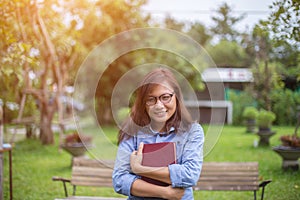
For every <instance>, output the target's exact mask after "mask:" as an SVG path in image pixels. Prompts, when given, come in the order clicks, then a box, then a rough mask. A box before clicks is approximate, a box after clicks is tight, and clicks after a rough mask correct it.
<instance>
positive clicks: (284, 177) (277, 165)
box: [3, 126, 300, 200]
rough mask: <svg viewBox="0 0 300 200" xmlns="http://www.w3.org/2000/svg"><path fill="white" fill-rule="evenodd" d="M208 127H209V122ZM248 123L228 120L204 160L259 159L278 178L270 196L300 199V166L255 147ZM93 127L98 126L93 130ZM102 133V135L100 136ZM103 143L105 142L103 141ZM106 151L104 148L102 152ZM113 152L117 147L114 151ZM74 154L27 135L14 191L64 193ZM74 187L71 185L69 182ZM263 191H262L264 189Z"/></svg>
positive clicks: (84, 190) (16, 151)
mask: <svg viewBox="0 0 300 200" xmlns="http://www.w3.org/2000/svg"><path fill="white" fill-rule="evenodd" d="M204 129H205V130H207V127H206V126H204ZM273 129H274V130H275V131H276V135H274V136H273V137H272V138H271V141H270V142H271V146H275V145H278V144H279V143H280V142H279V136H280V135H284V134H289V133H292V132H293V130H294V128H293V127H274V128H273ZM245 130H246V128H245V127H233V126H225V127H224V128H223V131H222V134H221V136H220V138H219V140H218V142H217V143H216V145H215V146H214V148H213V149H212V151H211V152H210V153H209V154H208V155H207V156H206V157H205V158H204V161H240V162H244V161H258V162H259V171H260V175H261V178H262V179H272V183H271V184H269V185H268V186H267V187H266V191H265V199H272V200H279V199H280V200H281V199H282V200H285V199H291V200H294V199H300V171H283V170H282V169H281V158H280V157H279V156H278V155H277V154H276V153H275V152H273V151H272V150H271V146H270V147H254V146H253V144H254V141H255V140H258V136H256V135H255V134H251V133H246V132H245ZM90 131H91V132H93V131H95V130H90ZM104 132H105V135H106V136H107V137H108V139H109V140H110V141H111V142H112V143H113V144H115V142H116V138H115V137H116V132H117V130H116V129H115V128H112V127H107V128H105V129H104ZM99 138H101V137H100V136H99ZM99 138H97V137H96V138H94V141H95V146H94V148H93V149H94V151H95V153H97V149H103V148H104V146H103V144H102V143H101V140H102V139H103V138H102V139H99ZM100 146H101V147H100ZM102 153H103V152H102ZM108 155H109V156H111V157H113V155H114V153H111V154H108ZM7 157H8V156H7V154H4V184H3V191H4V199H9V182H8V158H7ZM70 164H71V156H70V155H69V154H68V153H66V152H64V151H59V149H58V145H57V144H56V145H53V146H42V145H41V144H40V142H39V141H38V140H34V139H30V140H22V141H19V142H17V143H16V144H14V148H13V197H14V199H17V200H19V199H20V200H21V199H22V200H27V199H28V200H38V199H41V200H46V199H47V200H48V199H49V200H50V199H54V198H57V197H63V196H64V191H63V187H62V184H61V183H60V182H53V181H52V179H51V178H52V176H63V177H70V174H71V168H70ZM69 189H70V191H71V187H69ZM77 192H78V195H91V196H111V195H112V194H113V195H116V196H117V194H115V193H114V191H113V189H108V188H89V187H81V188H78V190H77ZM258 195H260V192H259V193H258ZM195 199H196V200H197V199H209V200H210V199H226V200H227V199H253V193H252V192H219V191H212V192H211V191H197V192H195Z"/></svg>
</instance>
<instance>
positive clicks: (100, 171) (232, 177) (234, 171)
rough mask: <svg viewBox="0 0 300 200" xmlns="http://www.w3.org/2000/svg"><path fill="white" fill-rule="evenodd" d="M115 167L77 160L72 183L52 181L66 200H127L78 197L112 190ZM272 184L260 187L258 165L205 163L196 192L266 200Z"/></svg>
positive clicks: (264, 184)
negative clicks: (81, 192) (86, 190)
mask: <svg viewBox="0 0 300 200" xmlns="http://www.w3.org/2000/svg"><path fill="white" fill-rule="evenodd" d="M113 165H114V163H113V161H106V162H105V163H104V164H103V163H101V162H100V161H97V160H92V159H86V158H74V160H73V167H72V178H71V179H65V178H60V177H53V178H52V179H53V180H54V181H62V182H63V186H64V191H65V196H66V198H64V199H65V200H66V199H68V200H79V199H81V200H124V198H109V197H82V196H75V195H76V186H94V187H112V177H111V176H112V171H113ZM270 182H271V181H270V180H267V181H262V182H261V183H260V181H259V173H258V163H257V162H204V164H203V168H202V172H201V176H200V179H199V181H198V183H197V185H196V186H194V187H193V189H194V190H195V191H198V190H215V191H217V190H219V191H253V192H254V199H256V192H257V191H258V190H259V188H260V187H261V188H262V193H261V199H263V198H264V189H265V186H266V185H267V184H268V183H270ZM66 183H70V184H71V185H72V186H73V193H72V196H69V195H68V190H67V186H66ZM56 200H59V199H56Z"/></svg>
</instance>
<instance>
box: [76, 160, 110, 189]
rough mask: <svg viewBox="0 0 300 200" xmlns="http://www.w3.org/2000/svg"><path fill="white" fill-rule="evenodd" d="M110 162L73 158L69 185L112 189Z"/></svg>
mask: <svg viewBox="0 0 300 200" xmlns="http://www.w3.org/2000/svg"><path fill="white" fill-rule="evenodd" d="M112 172H113V162H112V161H99V160H94V159H84V158H74V159H73V167H72V178H71V184H72V185H78V186H95V187H112Z"/></svg>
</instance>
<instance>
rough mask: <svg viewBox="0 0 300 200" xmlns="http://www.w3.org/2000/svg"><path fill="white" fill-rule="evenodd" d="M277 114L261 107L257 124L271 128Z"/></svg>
mask: <svg viewBox="0 0 300 200" xmlns="http://www.w3.org/2000/svg"><path fill="white" fill-rule="evenodd" d="M275 119H276V115H275V114H274V113H273V112H272V111H267V110H264V109H261V110H260V111H259V112H258V115H257V117H256V120H257V125H258V127H261V128H270V127H271V126H272V123H273V121H274V120H275Z"/></svg>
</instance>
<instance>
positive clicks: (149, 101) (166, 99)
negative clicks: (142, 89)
mask: <svg viewBox="0 0 300 200" xmlns="http://www.w3.org/2000/svg"><path fill="white" fill-rule="evenodd" d="M173 95H174V93H172V94H169V93H165V94H162V95H160V96H159V97H152V96H150V97H149V98H148V99H147V100H146V105H147V106H154V105H155V104H156V103H157V99H159V101H160V102H162V103H163V104H167V103H169V102H170V101H171V99H172V97H173Z"/></svg>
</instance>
